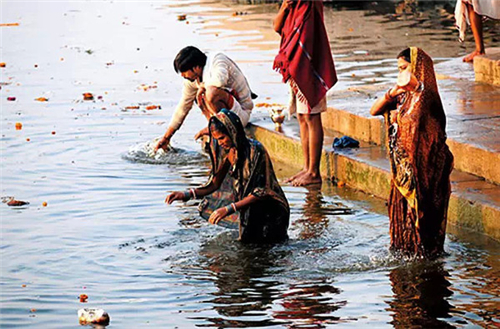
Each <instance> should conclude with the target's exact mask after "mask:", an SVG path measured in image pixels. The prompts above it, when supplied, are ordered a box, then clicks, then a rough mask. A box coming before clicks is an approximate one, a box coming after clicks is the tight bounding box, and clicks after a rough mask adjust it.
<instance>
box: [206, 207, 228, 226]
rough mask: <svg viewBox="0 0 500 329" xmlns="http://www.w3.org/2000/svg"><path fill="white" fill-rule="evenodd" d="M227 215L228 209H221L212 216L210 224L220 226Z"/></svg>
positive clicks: (209, 220)
mask: <svg viewBox="0 0 500 329" xmlns="http://www.w3.org/2000/svg"><path fill="white" fill-rule="evenodd" d="M227 213H228V211H227V209H226V207H222V208H219V209H217V210H216V211H214V212H213V213H212V214H211V215H210V218H209V219H208V222H209V223H210V224H218V223H219V222H220V220H221V219H222V218H224V217H226V216H227Z"/></svg>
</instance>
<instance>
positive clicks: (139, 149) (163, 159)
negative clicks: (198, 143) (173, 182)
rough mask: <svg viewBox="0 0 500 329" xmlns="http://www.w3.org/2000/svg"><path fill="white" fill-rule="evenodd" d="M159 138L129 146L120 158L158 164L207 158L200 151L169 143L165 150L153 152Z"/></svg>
mask: <svg viewBox="0 0 500 329" xmlns="http://www.w3.org/2000/svg"><path fill="white" fill-rule="evenodd" d="M159 139H160V138H159V137H158V138H155V139H154V140H152V141H149V142H146V143H140V144H137V145H134V146H131V147H130V148H129V150H128V152H127V153H126V154H124V155H123V156H122V158H123V159H125V160H127V161H131V162H135V163H147V164H158V165H160V164H169V165H190V164H196V163H199V162H200V161H202V162H204V161H207V160H208V157H207V156H205V155H203V154H202V153H200V152H195V151H187V150H184V149H180V148H176V147H172V146H170V145H169V146H168V148H167V150H163V149H159V150H158V151H156V152H155V151H154V147H155V145H156V143H158V140H159Z"/></svg>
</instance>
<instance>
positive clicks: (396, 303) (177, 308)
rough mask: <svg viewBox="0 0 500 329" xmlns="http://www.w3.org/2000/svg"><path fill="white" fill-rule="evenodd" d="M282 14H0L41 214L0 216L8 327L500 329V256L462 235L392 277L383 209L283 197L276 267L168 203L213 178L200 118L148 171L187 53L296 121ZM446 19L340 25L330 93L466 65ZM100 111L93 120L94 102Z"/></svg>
mask: <svg viewBox="0 0 500 329" xmlns="http://www.w3.org/2000/svg"><path fill="white" fill-rule="evenodd" d="M234 11H238V12H240V13H241V12H243V14H244V15H237V16H233V12H234ZM275 11H276V6H275V5H261V6H241V5H235V4H232V3H220V2H217V1H214V2H209V1H202V2H199V1H194V0H193V1H187V0H186V1H184V0H183V1H180V0H178V1H168V2H165V3H161V2H150V3H142V2H141V3H139V2H115V1H103V2H76V1H74V2H69V1H66V2H3V3H2V23H4V24H5V23H19V25H18V26H4V27H1V29H2V30H1V31H2V45H1V49H2V58H1V61H2V62H5V63H6V67H5V68H2V69H0V72H1V82H2V86H1V87H2V89H1V107H2V108H1V113H2V116H1V123H0V125H1V130H2V131H1V133H2V136H1V144H0V150H1V157H2V164H1V168H2V170H1V175H2V177H1V179H2V184H1V193H2V196H14V197H15V198H16V199H19V200H25V201H29V202H30V204H29V205H27V206H23V207H17V208H15V207H7V205H6V204H0V215H1V249H0V261H1V264H0V265H1V281H0V302H1V305H0V326H1V327H4V328H13V327H16V328H17V327H35V328H76V327H79V324H78V319H77V310H78V309H79V308H83V307H98V308H104V309H105V310H106V311H108V312H109V314H110V316H111V324H110V325H109V328H143V327H144V328H175V327H177V328H194V327H215V328H231V327H232V328H234V327H272V328H283V327H286V328H324V327H339V326H340V327H366V326H371V327H374V328H375V327H392V326H394V327H399V328H409V327H415V328H418V327H434V328H437V327H464V328H469V327H487V326H499V325H500V319H499V318H500V314H499V311H498V310H499V309H500V300H499V292H500V281H499V277H500V261H499V254H500V247H499V244H498V243H496V242H494V241H491V240H489V239H487V238H485V237H482V236H475V235H474V234H472V233H469V232H461V231H459V230H456V229H454V228H453V227H450V228H449V232H450V233H449V234H448V238H447V242H446V251H447V253H448V255H447V256H446V257H444V258H443V259H441V260H439V261H435V262H422V261H403V260H400V259H397V258H394V257H393V256H391V254H390V253H389V252H388V251H387V249H388V245H389V237H388V219H387V216H386V215H385V206H384V202H383V201H382V200H376V199H373V198H370V197H369V196H365V195H363V194H362V193H357V192H355V191H350V190H348V189H339V188H337V187H333V186H331V185H329V184H327V183H325V184H324V186H323V191H322V192H320V191H318V190H314V189H305V188H294V187H290V186H284V190H285V193H286V195H287V197H288V199H289V201H290V205H291V212H292V218H291V227H290V230H289V234H290V238H291V239H290V241H289V242H287V243H285V244H282V245H277V246H273V247H259V246H243V245H241V244H239V243H238V242H236V241H234V232H231V231H228V230H226V229H224V228H221V227H216V226H211V225H209V224H207V223H206V222H204V221H203V220H201V219H200V218H199V217H198V215H197V210H196V207H195V204H191V203H189V204H187V205H183V204H176V205H174V206H166V205H165V204H164V203H163V200H164V198H165V196H166V194H167V192H168V191H172V190H182V189H185V188H186V187H188V186H197V185H199V184H202V183H204V182H205V181H206V179H207V173H208V166H209V163H208V160H207V158H206V157H205V156H204V155H203V154H202V153H201V151H200V145H199V144H197V143H195V142H194V141H193V139H192V136H194V134H195V133H196V132H197V131H198V130H199V129H201V128H202V127H203V124H204V122H205V121H204V118H202V116H201V114H200V112H199V111H198V110H193V111H192V113H191V114H190V116H189V118H188V119H187V120H186V122H185V124H184V126H183V128H182V129H181V130H180V131H179V132H178V133H177V134H176V136H175V137H174V139H173V144H174V146H175V147H176V148H177V149H178V152H177V153H175V156H173V155H172V156H170V155H169V156H166V157H164V158H161V159H159V160H158V159H157V160H155V161H152V160H151V159H150V158H147V157H146V156H145V155H144V154H142V153H140V152H138V150H139V151H140V150H142V148H143V145H144V144H145V143H148V142H150V141H151V140H152V139H153V138H155V137H157V136H160V135H161V134H162V133H163V132H164V131H165V129H166V125H167V123H168V120H169V118H170V116H171V114H172V110H173V108H174V106H175V104H176V102H177V100H178V97H179V92H180V84H181V79H180V77H179V76H177V75H176V74H175V73H174V71H173V68H172V59H173V57H174V56H175V54H176V53H177V51H178V50H179V49H180V48H182V47H183V46H185V45H188V44H193V45H198V46H199V47H200V48H202V49H204V50H206V51H219V50H222V51H224V52H226V53H227V54H229V55H230V56H231V57H233V58H234V59H235V60H236V61H237V62H238V63H239V64H240V66H241V68H242V69H243V71H245V72H246V74H247V76H248V78H249V80H250V82H251V84H252V86H253V89H254V90H255V91H256V92H257V93H258V94H259V95H260V100H262V101H268V102H278V103H279V102H282V103H283V102H285V101H286V99H287V96H286V92H287V90H286V87H285V86H284V85H283V84H281V82H280V77H279V75H278V74H277V73H275V72H273V71H272V70H271V65H272V59H273V56H274V55H275V53H276V51H277V47H278V43H279V40H278V36H276V35H274V33H273V32H272V31H271V20H272V17H273V13H274V12H275ZM437 13H438V14H435V11H432V10H431V11H428V12H425V13H424V14H423V16H418V17H406V18H404V17H397V16H392V15H383V14H375V13H373V12H372V11H369V10H349V11H347V10H345V11H338V10H337V9H335V10H334V9H330V8H327V9H326V10H325V17H326V21H327V27H328V30H329V33H330V35H331V43H332V49H333V52H334V54H335V60H336V64H337V68H338V71H339V76H340V79H341V81H340V82H339V84H338V86H337V87H335V88H338V89H345V88H346V87H348V86H351V85H356V84H366V83H383V82H386V81H390V80H391V79H394V78H395V76H396V70H395V60H394V59H393V57H394V55H395V54H396V53H397V52H398V51H399V50H400V49H402V48H404V47H405V46H406V45H407V44H415V45H417V46H423V47H424V48H425V49H426V50H428V51H429V53H431V55H433V56H434V57H435V59H437V60H438V61H439V60H444V59H447V58H451V57H456V56H461V55H464V54H465V53H466V51H470V50H471V49H472V48H471V47H472V43H471V41H470V39H469V40H468V43H467V44H466V45H467V47H468V48H467V49H465V48H461V47H460V45H458V44H457V43H456V41H455V40H456V33H455V32H454V31H453V30H452V29H451V28H450V20H449V19H448V20H447V19H445V17H446V16H445V15H444V13H441V14H439V11H438V12H437ZM178 14H187V21H182V22H181V21H177V15H178ZM436 15H437V16H438V18H436ZM497 27H498V25H488V30H487V31H486V40H487V42H488V43H489V45H496V46H498V43H499V40H498V36H496V35H495V34H494V33H493V32H494V31H495V29H496V28H497ZM496 31H498V30H496ZM469 37H470V36H469ZM495 38H496V39H495ZM88 92H90V93H92V94H93V95H94V100H87V101H84V100H83V96H82V94H83V93H88ZM7 97H16V100H15V101H8V100H7ZM39 97H44V98H47V99H48V101H46V102H40V101H35V99H36V98H39ZM151 105H161V109H152V110H146V107H147V106H151ZM137 107H138V108H137ZM255 115H266V114H265V112H264V110H259V109H257V110H256V111H255ZM16 122H19V123H21V124H22V129H21V130H16V128H15V124H16ZM131 151H133V152H131ZM276 170H277V173H278V176H279V177H280V178H283V177H285V176H286V175H288V174H289V171H290V169H289V168H287V167H286V166H280V165H277V167H276ZM44 202H46V203H47V205H46V206H43V203H44ZM345 208H348V209H351V210H352V212H348V214H345V213H343V211H342V210H341V209H345ZM80 294H87V295H88V296H89V299H88V302H87V303H85V304H84V303H80V302H79V299H78V296H79V295H80Z"/></svg>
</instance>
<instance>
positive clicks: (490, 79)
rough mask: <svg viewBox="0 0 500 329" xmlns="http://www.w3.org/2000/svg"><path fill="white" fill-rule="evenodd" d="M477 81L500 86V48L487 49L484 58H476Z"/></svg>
mask: <svg viewBox="0 0 500 329" xmlns="http://www.w3.org/2000/svg"><path fill="white" fill-rule="evenodd" d="M474 73H475V75H476V81H478V82H484V83H489V84H492V85H495V86H500V48H487V49H486V54H485V55H484V56H476V57H474Z"/></svg>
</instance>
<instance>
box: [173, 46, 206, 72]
mask: <svg viewBox="0 0 500 329" xmlns="http://www.w3.org/2000/svg"><path fill="white" fill-rule="evenodd" d="M206 63H207V55H205V54H204V53H202V52H201V50H199V49H198V48H196V47H193V46H188V47H186V48H182V49H181V51H179V53H178V54H177V56H175V59H174V69H175V72H176V73H181V72H186V71H189V70H192V69H193V68H195V67H196V66H199V67H204V66H205V64H206Z"/></svg>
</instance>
